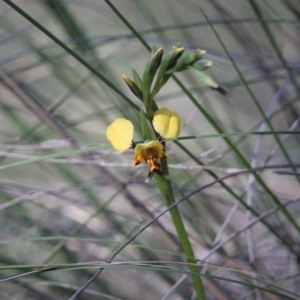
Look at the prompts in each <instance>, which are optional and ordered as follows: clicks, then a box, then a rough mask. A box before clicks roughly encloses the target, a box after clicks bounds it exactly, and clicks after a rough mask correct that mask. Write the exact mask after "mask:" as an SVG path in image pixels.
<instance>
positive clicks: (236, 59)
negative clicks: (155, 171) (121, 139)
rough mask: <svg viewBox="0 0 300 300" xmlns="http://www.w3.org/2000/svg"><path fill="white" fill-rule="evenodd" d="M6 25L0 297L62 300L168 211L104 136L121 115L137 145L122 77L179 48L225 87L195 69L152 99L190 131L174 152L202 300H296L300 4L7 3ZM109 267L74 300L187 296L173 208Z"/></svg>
mask: <svg viewBox="0 0 300 300" xmlns="http://www.w3.org/2000/svg"><path fill="white" fill-rule="evenodd" d="M13 4H15V5H16V7H15V6H13ZM20 9H21V10H22V11H23V12H25V14H24V13H23V12H22V11H20ZM202 10H204V12H205V14H206V16H207V18H208V20H207V19H206V17H205V15H204V14H203V11H202ZM27 15H28V16H29V18H28V17H27ZM0 18H1V19H0V24H1V27H0V39H1V43H0V63H1V69H0V108H1V110H0V196H1V197H0V213H1V218H0V226H1V231H0V236H1V240H0V242H1V248H0V274H1V277H0V283H1V284H0V294H1V299H68V298H69V297H71V296H72V294H73V293H74V292H75V291H76V290H78V289H79V287H80V286H82V285H83V284H84V283H85V282H86V281H87V280H88V279H89V278H91V276H92V275H93V274H94V273H95V272H96V271H97V270H98V268H99V267H98V266H97V265H96V264H97V263H99V262H105V261H107V260H108V259H109V258H110V257H111V256H112V255H113V254H114V253H116V251H117V249H118V248H119V247H121V246H122V245H124V243H125V242H126V240H128V239H129V238H130V237H132V236H133V235H134V234H135V233H137V232H138V231H139V230H140V229H141V228H143V227H144V226H145V224H147V222H149V221H150V220H151V219H153V218H154V217H155V216H156V215H158V214H159V213H160V212H162V211H163V210H164V209H165V204H164V202H163V199H162V198H161V196H160V194H159V192H158V189H157V185H156V183H155V181H154V180H152V181H150V183H148V184H145V183H144V180H145V177H146V176H147V172H148V171H147V168H146V165H141V166H139V167H137V168H135V169H132V168H131V164H132V150H128V151H126V152H125V153H122V154H119V153H116V152H114V151H113V150H112V149H111V148H110V147H109V146H108V142H107V140H106V137H105V132H106V127H107V125H108V124H109V123H111V122H112V121H113V120H114V119H115V118H116V117H125V118H127V119H130V120H131V121H132V122H133V123H134V124H135V140H137V141H138V140H141V138H142V136H141V131H140V130H139V126H140V124H139V108H140V107H142V103H141V102H140V101H139V100H138V99H137V98H135V97H134V96H133V95H132V94H131V93H130V91H129V90H128V87H127V86H126V84H125V82H123V80H122V75H123V74H125V75H127V76H129V77H132V68H134V69H135V70H136V71H137V72H138V73H139V74H140V75H142V72H143V68H144V66H145V64H146V62H147V59H148V55H149V48H147V45H148V46H150V47H152V46H154V45H155V46H156V47H157V48H159V47H164V49H165V52H167V51H169V50H170V49H172V46H173V45H176V44H178V43H180V44H181V45H182V46H183V47H185V48H186V51H189V50H195V49H198V48H200V49H204V50H206V51H207V54H206V55H205V59H208V60H211V61H213V67H212V68H210V69H209V70H208V71H207V74H209V75H210V76H211V78H213V79H214V80H215V81H216V82H218V83H220V84H221V85H222V86H224V87H225V88H226V89H227V90H228V93H229V95H228V96H227V97H225V96H223V95H221V94H219V93H218V92H217V91H214V90H211V89H210V88H209V87H207V86H205V85H203V84H202V83H201V82H200V81H199V79H198V78H197V77H196V76H195V75H194V74H193V73H192V72H191V71H185V72H182V73H179V74H178V75H176V76H177V79H175V80H172V79H171V80H170V81H169V82H168V83H167V85H166V86H165V87H164V88H163V89H162V90H161V92H160V93H159V95H158V96H157V97H156V102H157V104H158V106H159V107H165V106H167V107H169V108H171V109H174V110H176V111H177V112H178V114H179V115H180V117H181V120H182V131H181V137H185V136H190V138H187V139H184V140H179V141H177V142H167V146H166V150H167V153H168V156H169V158H168V163H169V170H170V175H171V178H172V184H173V187H174V193H175V197H176V200H180V199H182V198H184V197H185V198H186V199H185V200H184V201H183V202H182V203H181V204H180V205H179V206H178V207H179V209H180V211H181V213H182V216H183V219H184V222H185V225H186V228H187V231H188V233H189V238H190V241H191V243H192V246H193V248H194V252H195V255H196V257H197V259H198V260H199V265H200V266H201V268H200V269H199V272H201V273H202V276H203V281H204V286H205V291H206V296H207V299H221V300H223V299H224V300H227V299H228V300H229V299H232V300H236V299H240V300H242V299H243V300H246V299H259V300H260V299H270V300H276V299H300V297H299V294H300V277H299V261H300V238H299V233H300V226H299V210H300V203H299V200H300V188H299V183H300V174H299V171H297V168H299V164H300V144H299V142H300V139H299V134H295V133H297V131H298V133H299V121H300V116H299V111H300V103H299V95H300V93H299V91H300V82H299V68H300V64H299V62H300V51H299V49H300V39H299V36H300V34H299V32H300V6H299V1H296V0H295V1H293V0H285V1H279V0H278V1H277V0H263V1H256V0H248V1H234V0H226V1H220V0H201V1H195V0H188V1H170V0H162V1H158V0H153V1H145V0H141V1H138V0H130V1H129V0H128V1H120V0H118V1H116V0H114V1H108V0H107V1H97V0H39V1H37V0H15V1H13V2H10V1H6V0H4V1H1V3H0ZM30 18H32V19H33V20H31V19H30ZM34 21H35V22H34ZM209 23H210V24H209ZM41 26H42V27H41ZM44 28H45V29H46V30H47V31H49V32H50V33H51V34H52V35H53V36H52V35H51V34H50V35H49V34H47V32H45V30H44ZM53 37H54V38H53ZM68 49H69V50H70V51H68ZM91 69H92V70H95V71H96V72H93V71H92V70H91ZM212 120H213V122H212ZM278 131H280V132H279V133H278ZM241 132H242V133H244V134H241V135H240V136H238V135H234V134H235V133H241ZM249 132H256V133H259V132H262V133H265V132H268V134H266V135H259V134H255V135H247V133H249ZM276 132H277V133H278V134H276ZM222 133H232V134H233V135H232V136H230V137H226V138H224V137H223V136H221V134H222ZM209 134H214V135H215V136H214V138H205V137H204V138H201V136H202V137H203V136H204V135H209ZM193 136H200V138H199V137H198V138H194V137H193ZM94 146H97V147H98V148H95V149H94V148H92V149H94V150H93V151H89V149H87V150H86V151H85V150H83V151H84V153H83V154H78V153H75V152H72V151H74V150H76V149H77V150H78V149H86V148H90V147H94ZM67 151H69V152H68V155H67V154H65V153H64V152H67ZM70 151H71V152H70ZM70 154H72V155H70ZM249 168H260V169H259V172H254V173H253V172H248V171H247V169H249ZM298 170H299V169H298ZM241 171H244V172H243V173H241ZM224 176H228V178H227V179H224V180H222V181H220V180H219V181H218V182H217V180H218V179H219V178H223V177H224ZM120 262H123V264H120ZM114 263H115V264H114ZM117 263H118V264H117ZM104 267H105V269H104V271H103V272H102V273H101V274H100V275H99V276H98V277H97V278H96V279H95V280H94V281H93V283H92V284H91V285H90V286H89V287H88V288H87V289H86V290H85V291H84V293H83V294H82V295H81V296H80V297H79V298H80V299H136V300H139V299H175V300H177V299H178V300H180V299H193V295H192V293H193V286H192V283H191V280H190V277H189V276H188V275H189V271H188V268H187V265H186V263H185V260H184V257H183V255H182V251H181V246H180V244H179V242H178V239H177V237H176V232H175V230H174V226H173V224H172V222H171V219H170V216H169V214H168V213H166V214H164V215H163V216H162V217H160V218H159V219H158V220H157V221H156V222H154V224H152V225H151V226H149V227H147V229H146V230H144V231H142V232H140V234H138V235H137V237H136V238H135V239H134V241H132V242H131V243H130V244H129V245H128V246H126V247H125V248H124V249H123V250H122V251H121V252H120V253H118V255H117V256H116V257H115V258H114V260H113V261H112V264H110V265H109V266H107V265H104Z"/></svg>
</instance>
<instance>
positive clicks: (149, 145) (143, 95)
mask: <svg viewBox="0 0 300 300" xmlns="http://www.w3.org/2000/svg"><path fill="white" fill-rule="evenodd" d="M184 51H185V49H184V48H183V47H181V46H180V45H177V46H174V47H173V49H172V50H171V51H170V52H168V53H167V54H166V55H164V56H163V53H164V50H163V48H159V49H158V50H156V48H155V47H154V48H153V49H152V51H151V53H150V56H149V59H148V62H147V64H146V67H145V69H144V73H143V76H142V79H141V77H140V76H139V75H138V73H137V72H136V71H135V70H133V78H129V77H127V76H125V75H123V79H124V81H125V83H126V84H127V85H128V87H129V89H130V90H131V92H132V93H133V94H134V95H135V96H136V97H137V98H139V99H140V100H141V101H142V102H143V104H144V109H141V111H140V120H141V129H142V135H143V139H144V143H137V144H136V143H134V142H133V141H132V139H133V130H134V129H133V124H132V123H131V122H130V121H129V120H127V119H123V118H119V119H116V120H115V121H114V122H113V123H112V124H111V125H109V126H108V129H107V132H106V135H107V138H108V140H109V141H110V143H111V144H112V146H113V147H114V149H115V150H117V151H120V152H122V151H124V150H126V149H128V148H133V149H134V156H133V167H135V166H137V165H139V164H140V163H143V162H145V163H146V164H147V166H148V169H149V173H148V177H147V179H146V182H149V181H150V180H151V178H152V177H154V179H155V181H156V183H157V186H158V188H159V191H160V193H161V195H162V197H163V199H164V201H165V203H166V205H167V206H168V207H170V206H171V205H173V204H174V203H175V198H174V193H173V188H172V183H171V180H170V176H169V175H168V174H169V171H168V164H167V160H166V159H167V157H168V156H167V153H166V151H165V143H164V138H177V137H178V135H179V133H180V126H181V125H180V118H179V116H178V114H177V113H176V112H174V111H173V110H171V109H169V108H158V106H157V104H156V102H155V100H154V97H155V96H156V95H157V93H158V92H159V91H160V89H161V88H162V87H163V86H164V85H165V84H166V83H167V81H168V80H169V79H170V78H171V76H172V74H174V73H175V72H182V71H185V70H188V69H193V70H194V71H195V72H196V75H197V76H198V78H199V80H200V81H202V82H203V83H204V84H205V85H206V86H208V87H210V88H211V89H214V90H217V91H218V92H220V93H221V94H226V91H225V89H224V88H222V87H221V86H219V85H218V84H217V83H216V82H215V81H214V80H213V79H212V78H210V77H209V76H208V75H206V74H204V73H203V71H205V70H206V69H207V68H209V67H211V66H212V62H210V61H205V60H202V57H203V55H204V54H205V53H206V52H205V51H204V50H200V49H197V50H195V51H190V52H187V53H184ZM149 124H151V126H152V127H151V128H150V127H149ZM154 135H155V136H156V139H155V140H153V136H154ZM170 214H171V218H172V221H173V223H174V226H175V229H176V232H177V235H178V238H179V240H180V243H181V245H182V249H183V252H184V254H185V257H186V261H187V262H188V263H189V269H190V271H191V278H192V281H193V285H194V289H195V292H196V295H197V299H198V300H205V299H206V298H205V292H204V287H203V283H202V280H201V276H200V274H199V267H198V266H197V264H196V263H197V260H196V259H195V256H194V252H193V248H192V246H191V244H190V241H189V238H188V234H187V232H186V230H185V227H184V223H183V220H182V218H181V215H180V211H179V209H178V207H177V206H175V207H172V208H171V209H170Z"/></svg>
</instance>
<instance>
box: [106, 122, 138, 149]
mask: <svg viewBox="0 0 300 300" xmlns="http://www.w3.org/2000/svg"><path fill="white" fill-rule="evenodd" d="M106 137H107V139H108V140H109V141H110V143H111V145H112V146H113V148H114V149H115V150H117V151H119V152H122V151H125V150H126V149H128V148H129V147H130V145H131V142H132V138H133V125H132V123H131V122H130V121H129V120H126V119H123V118H119V119H116V120H115V121H114V122H113V123H112V124H110V125H109V126H108V127H107V130H106Z"/></svg>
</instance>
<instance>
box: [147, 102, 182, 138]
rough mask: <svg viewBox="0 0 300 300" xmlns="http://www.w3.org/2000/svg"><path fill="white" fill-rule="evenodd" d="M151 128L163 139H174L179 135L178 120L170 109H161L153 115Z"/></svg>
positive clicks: (176, 115)
mask: <svg viewBox="0 0 300 300" xmlns="http://www.w3.org/2000/svg"><path fill="white" fill-rule="evenodd" d="M152 124H153V127H154V129H155V131H156V132H157V133H159V134H160V135H161V136H162V137H164V138H175V137H178V135H179V133H180V118H179V116H178V114H177V113H176V112H175V111H174V110H171V109H168V108H161V109H159V110H157V111H156V112H155V113H154V117H153V120H152Z"/></svg>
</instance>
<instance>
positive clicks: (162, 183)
mask: <svg viewBox="0 0 300 300" xmlns="http://www.w3.org/2000/svg"><path fill="white" fill-rule="evenodd" d="M162 170H163V171H164V172H166V173H168V165H167V162H166V160H165V159H162ZM154 179H155V181H156V183H157V185H158V188H159V190H160V192H161V194H162V196H163V197H164V199H165V201H166V205H167V206H168V207H169V206H170V205H172V204H173V203H174V202H175V199H174V194H173V189H172V184H171V181H170V180H166V179H165V178H164V177H162V176H160V175H158V174H155V175H154ZM170 214H171V217H172V221H173V223H174V225H175V228H176V231H177V235H178V237H179V240H180V242H181V245H182V248H183V252H184V254H185V256H186V260H187V262H188V263H189V269H190V271H191V273H192V275H191V276H192V280H193V284H194V288H195V291H196V294H197V299H198V300H205V299H206V298H205V293H204V287H203V283H202V280H201V277H200V276H198V275H195V274H197V273H199V267H198V266H197V265H195V264H196V259H195V256H194V251H193V249H192V246H191V243H190V241H189V238H188V235H187V233H186V230H185V227H184V224H183V221H182V218H181V215H180V212H179V209H178V207H177V206H175V207H173V208H172V209H170Z"/></svg>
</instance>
